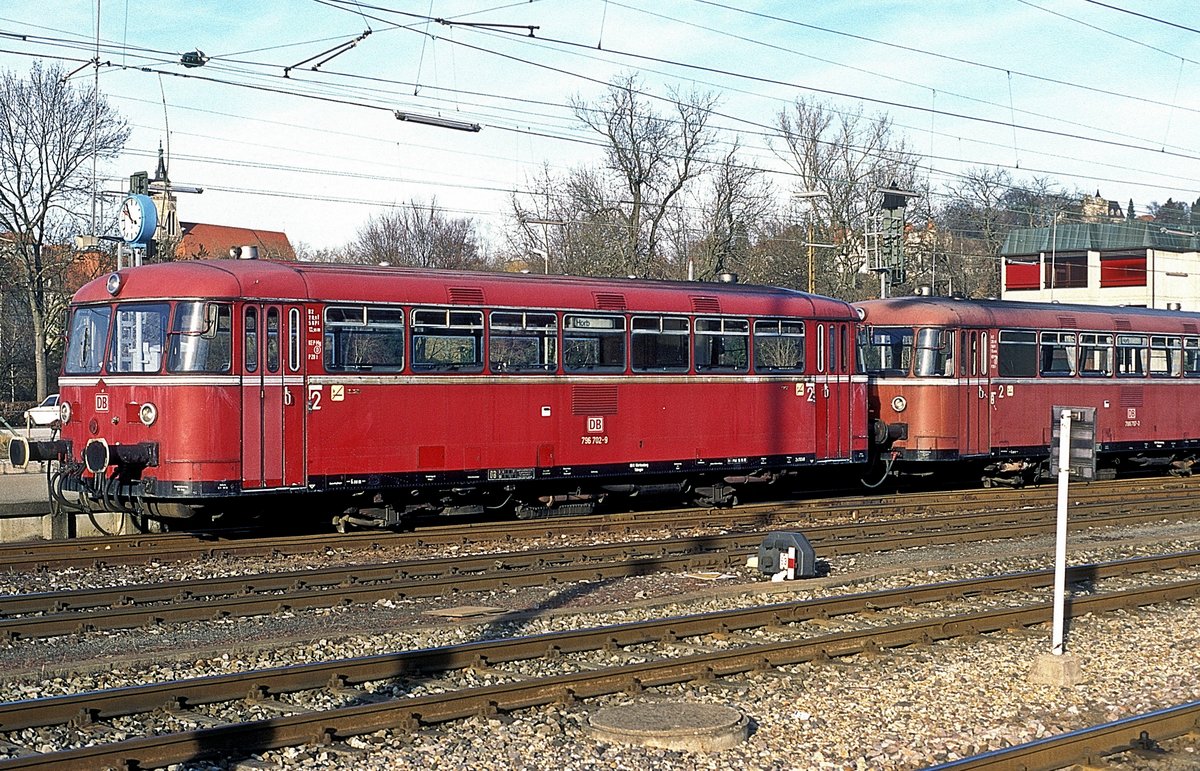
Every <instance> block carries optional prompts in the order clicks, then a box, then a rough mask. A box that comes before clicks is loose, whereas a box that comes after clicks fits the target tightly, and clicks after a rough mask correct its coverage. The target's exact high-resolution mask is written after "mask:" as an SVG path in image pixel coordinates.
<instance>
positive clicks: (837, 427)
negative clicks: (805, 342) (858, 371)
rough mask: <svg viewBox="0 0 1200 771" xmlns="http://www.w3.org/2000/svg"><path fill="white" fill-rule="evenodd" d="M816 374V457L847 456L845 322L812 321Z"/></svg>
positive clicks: (847, 409) (848, 413) (847, 418)
mask: <svg viewBox="0 0 1200 771" xmlns="http://www.w3.org/2000/svg"><path fill="white" fill-rule="evenodd" d="M816 329H817V334H816V338H817V339H816V342H817V350H816V365H817V366H816V369H817V378H816V381H815V382H814V383H813V389H814V393H813V395H814V401H815V402H816V410H815V413H814V420H815V425H814V429H815V432H816V437H815V438H816V446H815V449H816V459H817V461H823V460H834V459H840V458H848V457H850V431H851V429H850V398H849V394H848V393H847V388H848V385H847V383H848V382H849V380H850V376H849V365H850V352H849V335H850V330H849V325H848V324H838V323H832V322H831V323H827V324H817V325H816Z"/></svg>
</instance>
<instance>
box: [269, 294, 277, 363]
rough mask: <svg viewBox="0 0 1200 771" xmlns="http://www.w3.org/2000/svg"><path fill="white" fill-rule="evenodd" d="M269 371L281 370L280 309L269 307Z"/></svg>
mask: <svg viewBox="0 0 1200 771" xmlns="http://www.w3.org/2000/svg"><path fill="white" fill-rule="evenodd" d="M267 371H268V372H278V371H279V309H278V308H267Z"/></svg>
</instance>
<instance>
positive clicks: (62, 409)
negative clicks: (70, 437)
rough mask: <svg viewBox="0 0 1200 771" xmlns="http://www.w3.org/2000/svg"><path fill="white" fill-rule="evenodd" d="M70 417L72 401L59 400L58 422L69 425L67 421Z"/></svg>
mask: <svg viewBox="0 0 1200 771" xmlns="http://www.w3.org/2000/svg"><path fill="white" fill-rule="evenodd" d="M70 419H71V403H70V402H59V403H58V422H59V423H62V424H63V425H64V426H65V425H67V421H69V420H70Z"/></svg>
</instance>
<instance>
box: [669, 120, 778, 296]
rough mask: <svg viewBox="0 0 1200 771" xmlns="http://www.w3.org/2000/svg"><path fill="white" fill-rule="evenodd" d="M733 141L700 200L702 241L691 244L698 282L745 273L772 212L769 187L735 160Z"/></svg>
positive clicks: (754, 170) (755, 170)
mask: <svg viewBox="0 0 1200 771" xmlns="http://www.w3.org/2000/svg"><path fill="white" fill-rule="evenodd" d="M740 150H741V145H740V143H739V142H737V141H736V140H735V141H734V143H733V145H732V146H731V147H730V148H729V151H728V152H727V153H726V154H725V156H724V157H723V158H722V159H721V161H720V162H719V163H717V164H716V165H715V168H714V169H713V173H712V185H711V187H710V188H709V190H708V191H707V194H706V195H704V196H703V197H702V199H701V203H700V206H699V210H700V211H701V212H702V220H701V223H700V224H701V227H702V234H701V237H700V238H699V239H698V240H696V239H690V240H692V241H693V245H692V249H691V255H692V256H691V259H692V260H693V262H694V263H695V265H696V266H697V272H696V275H697V277H698V278H702V279H703V278H712V277H713V276H716V275H718V274H720V273H722V272H724V271H733V272H737V273H744V272H746V270H747V269H749V268H750V267H751V265H750V262H749V256H750V251H751V246H752V244H753V237H754V234H755V232H756V231H757V230H758V229H759V228H760V227H761V225H762V224H763V222H764V220H765V219H766V217H767V216H768V214H770V212H771V210H772V209H773V206H774V203H773V195H772V190H771V185H770V184H769V183H768V182H767V181H766V180H765V179H764V178H763V175H762V171H761V170H760V169H758V168H756V167H755V166H754V165H752V164H745V163H742V161H741V160H740V158H739V157H738V153H739V151H740Z"/></svg>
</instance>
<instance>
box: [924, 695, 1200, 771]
mask: <svg viewBox="0 0 1200 771" xmlns="http://www.w3.org/2000/svg"><path fill="white" fill-rule="evenodd" d="M1198 728H1200V701H1198V702H1191V703H1189V704H1180V705H1177V706H1174V707H1169V708H1167V709H1160V710H1155V711H1154V712H1148V713H1146V714H1143V715H1136V716H1134V717H1130V718H1126V719H1124V720H1115V721H1113V722H1111V723H1105V724H1103V725H1098V726H1092V727H1090V728H1082V729H1080V730H1078V731H1071V732H1070V733H1066V734H1062V735H1060V736H1052V737H1049V738H1047V739H1043V740H1041V741H1037V742H1030V743H1028V744H1022V745H1018V746H1016V747H1008V748H1006V749H1003V750H996V751H994V752H988V753H985V754H983V755H977V756H974V757H970V758H964V759H962V760H959V761H955V762H953V763H943V764H940V765H937V766H932V767H931V768H929V769H928V770H927V771H983V770H984V769H998V770H1000V769H1011V768H1021V769H1025V770H1026V771H1052V769H1058V768H1067V767H1069V766H1073V765H1077V764H1081V765H1083V764H1086V765H1087V766H1095V765H1097V764H1096V760H1097V759H1098V758H1101V757H1104V756H1107V755H1115V754H1117V753H1120V752H1130V751H1132V752H1141V753H1144V754H1145V755H1148V756H1153V755H1155V754H1158V755H1162V754H1163V752H1162V750H1161V748H1160V744H1159V743H1160V742H1164V741H1167V740H1169V739H1174V738H1177V737H1180V736H1185V735H1187V734H1196V733H1197V729H1198ZM1151 767H1153V766H1151Z"/></svg>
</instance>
